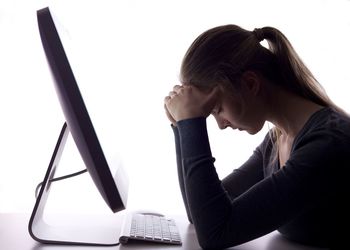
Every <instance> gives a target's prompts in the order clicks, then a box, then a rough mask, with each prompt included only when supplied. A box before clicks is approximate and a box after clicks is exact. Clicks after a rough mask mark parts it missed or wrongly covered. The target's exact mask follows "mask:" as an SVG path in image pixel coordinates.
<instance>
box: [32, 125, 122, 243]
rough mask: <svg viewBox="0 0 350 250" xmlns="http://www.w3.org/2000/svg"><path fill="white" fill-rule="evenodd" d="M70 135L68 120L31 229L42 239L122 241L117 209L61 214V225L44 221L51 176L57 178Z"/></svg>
mask: <svg viewBox="0 0 350 250" xmlns="http://www.w3.org/2000/svg"><path fill="white" fill-rule="evenodd" d="M68 135H69V129H68V127H67V124H66V123H64V124H63V127H62V130H61V133H60V135H59V137H58V141H57V143H56V146H55V149H54V152H53V155H52V157H51V161H50V164H49V167H48V169H47V171H46V174H45V177H44V181H43V183H42V186H41V188H40V192H39V195H38V197H37V199H36V202H35V206H34V209H33V212H32V215H31V217H30V220H29V225H28V230H29V233H30V235H31V237H32V238H33V239H35V240H36V241H38V242H41V243H50V244H69V245H95V246H96V245H98V246H113V245H118V244H119V243H118V242H119V235H120V230H121V224H122V217H121V216H120V215H121V214H120V213H118V214H119V216H118V215H117V214H113V213H111V215H106V216H105V215H103V216H90V215H89V214H83V215H69V214H68V215H66V214H65V215H60V216H61V217H63V218H57V220H59V221H60V223H59V224H60V225H59V226H57V225H56V226H55V225H49V224H47V223H46V222H45V221H44V210H45V205H46V201H47V199H48V196H49V192H50V188H51V185H50V184H51V181H50V180H52V179H53V178H54V174H55V171H56V169H57V167H58V165H59V161H60V158H61V155H62V153H63V150H64V147H65V144H66V141H67V137H68ZM62 221H63V223H62ZM65 222H67V223H65ZM62 224H63V225H62Z"/></svg>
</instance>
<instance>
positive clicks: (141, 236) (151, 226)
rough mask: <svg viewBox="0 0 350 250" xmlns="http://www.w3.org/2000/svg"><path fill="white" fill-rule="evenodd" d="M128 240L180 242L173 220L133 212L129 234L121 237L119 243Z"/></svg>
mask: <svg viewBox="0 0 350 250" xmlns="http://www.w3.org/2000/svg"><path fill="white" fill-rule="evenodd" d="M128 240H138V241H150V242H157V243H165V244H173V245H181V244H182V242H181V238H180V234H179V230H178V227H177V225H176V223H175V221H174V220H173V219H169V218H166V217H163V216H161V215H153V214H138V213H135V214H133V215H132V217H131V225H130V232H129V235H128V236H127V237H125V236H124V237H122V238H121V243H122V244H123V243H127V242H128Z"/></svg>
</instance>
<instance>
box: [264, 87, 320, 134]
mask: <svg viewBox="0 0 350 250" xmlns="http://www.w3.org/2000/svg"><path fill="white" fill-rule="evenodd" d="M270 107H271V109H270V110H271V112H270V113H269V114H268V116H269V117H268V119H267V120H269V121H270V122H271V123H273V124H274V125H275V126H276V127H277V128H279V129H280V130H281V132H282V135H283V136H284V137H285V138H290V139H294V138H295V136H296V135H297V134H298V133H299V131H300V130H301V129H302V128H303V127H304V125H305V123H306V122H307V121H308V120H309V118H310V117H311V115H312V114H314V113H315V112H316V111H318V110H320V109H321V108H323V106H321V105H318V104H316V103H314V102H312V101H310V100H307V99H305V98H302V97H300V96H297V95H295V94H291V93H289V92H286V91H283V90H282V91H277V95H275V98H274V99H273V100H272V101H271V105H270Z"/></svg>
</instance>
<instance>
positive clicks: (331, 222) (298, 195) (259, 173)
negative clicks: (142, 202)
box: [173, 108, 350, 249]
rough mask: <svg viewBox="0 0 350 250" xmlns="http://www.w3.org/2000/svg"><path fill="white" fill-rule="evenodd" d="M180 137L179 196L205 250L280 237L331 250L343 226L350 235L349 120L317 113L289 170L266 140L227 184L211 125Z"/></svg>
mask: <svg viewBox="0 0 350 250" xmlns="http://www.w3.org/2000/svg"><path fill="white" fill-rule="evenodd" d="M173 130H174V134H175V145H176V153H177V165H178V174H179V183H180V188H181V192H182V196H183V200H184V204H185V208H186V211H187V215H188V218H189V220H190V222H191V223H193V224H194V227H195V230H196V233H197V237H198V241H199V243H200V245H201V247H203V248H207V249H209V248H216V249H218V248H227V247H231V246H235V245H238V244H241V243H244V242H247V241H250V240H253V239H255V238H257V237H260V236H263V235H265V234H267V233H270V232H272V231H274V230H278V231H279V232H280V233H281V234H283V235H284V236H286V237H288V238H289V239H292V240H295V241H298V242H301V243H304V244H311V245H317V246H322V247H330V246H331V245H332V244H337V243H339V242H340V240H341V238H340V237H341V235H343V234H342V233H341V232H342V231H341V230H342V229H340V227H341V226H342V225H343V226H345V227H346V229H344V230H346V231H349V230H348V228H349V224H347V223H346V221H348V219H349V216H348V213H349V212H350V211H347V208H348V207H346V203H348V200H349V197H350V196H349V185H348V184H347V183H346V182H347V181H348V179H349V178H350V176H349V168H350V120H349V118H348V117H346V116H344V115H341V114H339V113H337V112H335V111H334V110H333V109H331V108H323V109H321V110H319V111H317V112H316V113H314V114H313V115H312V116H311V117H310V118H309V120H308V121H307V122H306V124H305V125H304V127H303V128H302V130H301V131H300V132H299V134H298V135H297V137H296V138H295V140H294V143H293V146H292V149H291V152H290V157H289V159H288V161H287V162H286V164H285V165H284V166H283V167H280V166H279V161H278V158H277V159H276V157H275V155H276V152H275V147H274V144H273V142H272V139H271V138H272V137H270V136H269V134H267V135H266V137H265V139H264V140H263V142H262V143H261V144H260V145H259V146H258V147H257V148H256V149H255V151H254V152H253V154H252V156H251V157H250V158H249V159H248V160H247V161H246V162H245V163H244V164H243V165H242V166H240V167H239V168H236V169H235V170H234V171H233V172H232V173H231V174H230V175H228V176H227V177H226V178H224V179H223V180H220V179H219V177H218V175H217V172H216V169H215V167H214V162H215V159H214V158H213V156H212V154H211V149H210V144H209V139H208V133H207V128H206V119H205V118H204V117H199V118H193V119H186V120H182V121H179V122H177V126H176V127H173ZM236 153H237V154H239V152H236ZM234 154H235V152H233V155H234Z"/></svg>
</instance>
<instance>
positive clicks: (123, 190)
mask: <svg viewBox="0 0 350 250" xmlns="http://www.w3.org/2000/svg"><path fill="white" fill-rule="evenodd" d="M37 20H38V26H39V32H40V37H41V42H42V45H43V48H44V52H45V54H46V58H47V62H48V65H49V68H50V70H51V73H52V76H53V79H54V81H53V82H54V86H55V89H56V93H57V96H58V99H59V102H60V104H61V107H62V110H63V113H64V117H65V119H66V121H65V123H64V125H63V127H62V130H61V133H60V135H59V139H58V141H57V144H56V147H55V149H54V153H53V155H52V158H51V161H50V164H49V167H48V169H47V172H46V175H45V178H44V181H43V184H42V186H41V189H40V192H39V195H38V198H37V200H36V203H35V206H34V209H33V212H32V216H31V218H30V221H29V232H30V235H31V236H32V237H33V238H34V239H35V240H37V241H39V242H43V243H63V244H87V245H90V244H92V245H114V244H117V242H118V233H117V232H116V231H113V230H114V229H111V232H106V231H105V229H103V230H101V229H99V228H96V229H95V230H93V229H91V228H90V229H87V230H88V231H89V232H88V233H85V232H84V230H85V229H84V230H82V229H79V230H74V229H73V230H70V229H72V228H70V229H67V228H52V227H49V226H48V225H46V224H45V223H44V221H43V219H42V217H43V214H44V209H45V203H46V200H47V198H48V195H49V191H50V187H51V185H50V183H51V182H50V180H52V178H53V176H54V173H55V170H56V168H57V166H58V164H59V160H60V157H61V155H62V152H63V149H64V145H65V142H66V140H67V136H68V134H69V132H70V133H71V135H72V137H73V139H74V142H75V144H76V146H77V148H78V150H79V152H80V155H81V157H82V159H83V161H84V164H85V166H86V169H87V171H88V173H89V174H90V176H91V178H92V180H93V182H94V183H95V185H96V187H97V189H98V191H99V193H100V194H101V196H102V197H103V199H104V201H105V202H106V204H107V205H108V206H109V208H110V209H111V210H112V211H113V212H114V213H116V212H118V211H121V210H123V209H125V208H126V202H127V195H128V193H127V190H128V182H127V177H126V175H125V173H124V170H123V168H122V166H118V168H117V170H116V173H115V174H114V176H113V175H112V173H111V170H110V166H109V163H108V162H107V159H106V157H105V155H104V152H103V149H102V146H101V144H100V142H99V140H98V137H97V135H96V132H95V129H94V126H93V123H92V121H91V119H90V116H89V113H88V111H87V108H86V106H85V104H84V101H83V98H82V95H81V93H80V90H79V87H78V84H77V82H76V79H75V77H74V74H73V71H72V68H71V66H70V64H69V61H68V58H67V55H66V53H65V50H64V47H63V45H62V42H61V39H60V36H59V32H58V31H57V29H56V27H57V26H56V25H55V19H54V18H53V16H52V15H51V13H50V9H49V8H48V7H47V8H43V9H40V10H38V11H37ZM77 231H79V235H77V233H76V232H77Z"/></svg>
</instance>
